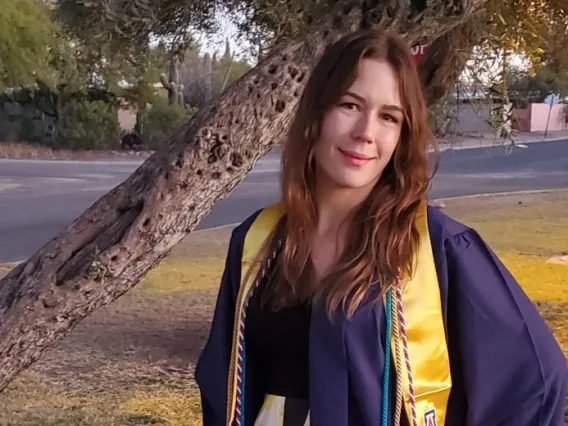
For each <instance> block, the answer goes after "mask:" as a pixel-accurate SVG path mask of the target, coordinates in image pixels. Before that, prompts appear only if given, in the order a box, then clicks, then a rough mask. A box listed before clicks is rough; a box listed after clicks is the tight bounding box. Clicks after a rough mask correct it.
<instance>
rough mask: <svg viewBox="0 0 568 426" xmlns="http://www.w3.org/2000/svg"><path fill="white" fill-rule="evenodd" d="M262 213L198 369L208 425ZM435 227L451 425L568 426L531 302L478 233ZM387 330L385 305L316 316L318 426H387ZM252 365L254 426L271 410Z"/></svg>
mask: <svg viewBox="0 0 568 426" xmlns="http://www.w3.org/2000/svg"><path fill="white" fill-rule="evenodd" d="M257 214H258V212H257V213H255V214H254V215H252V216H251V217H250V218H248V219H247V220H246V221H244V222H243V223H242V224H241V225H240V226H238V227H237V228H235V230H234V231H233V233H232V236H231V241H230V245H229V250H228V255H227V260H226V267H225V271H224V274H223V278H222V282H221V288H220V291H219V295H218V300H217V305H216V308H215V313H214V317H213V322H212V328H211V332H210V336H209V339H208V341H207V343H206V345H205V348H204V350H203V352H202V354H201V356H200V358H199V360H198V364H197V368H196V373H195V376H196V381H197V383H198V385H199V388H200V391H201V400H202V408H203V425H204V426H225V424H226V411H227V408H226V407H227V377H228V370H229V360H230V354H231V341H232V332H233V318H234V311H235V301H236V297H237V292H238V287H239V282H240V273H241V271H240V269H241V268H240V262H241V253H242V248H243V244H244V239H245V235H246V233H247V231H248V229H249V227H250V226H251V224H252V222H253V220H254V218H255V217H256V215H257ZM428 228H429V233H430V239H431V243H432V249H433V254H434V259H435V263H436V270H437V274H438V280H439V284H440V290H441V296H442V308H443V313H444V323H445V328H446V336H447V340H448V342H447V344H448V351H449V356H450V369H451V374H452V381H453V386H452V391H451V394H450V398H449V401H448V409H447V416H446V426H560V425H563V424H564V423H563V421H564V420H563V419H564V410H565V405H566V394H567V377H568V375H567V363H566V358H565V357H564V355H563V353H562V351H561V350H560V348H559V346H558V344H557V342H556V340H555V339H554V337H553V335H552V333H551V331H550V330H549V328H548V327H547V326H546V324H545V322H544V321H543V319H542V318H541V317H540V315H539V314H538V312H537V310H536V309H535V306H534V305H533V303H532V302H531V301H530V300H529V299H528V297H527V296H526V294H525V293H524V292H523V290H522V289H521V288H520V286H519V285H518V283H517V282H516V281H515V279H514V278H513V277H512V276H511V274H510V273H509V272H508V271H507V269H506V268H505V267H504V265H503V264H502V263H501V262H500V260H499V259H498V258H497V257H496V256H495V254H494V253H493V252H492V250H491V249H490V248H489V247H488V246H487V245H486V243H485V242H484V241H483V240H482V239H481V237H480V236H479V235H478V234H477V233H476V232H475V231H474V230H473V229H471V228H468V227H466V226H465V225H463V224H461V223H459V222H457V221H455V220H453V219H451V218H449V217H448V216H447V215H445V214H444V213H443V212H441V211H439V210H437V209H435V208H433V207H428ZM383 322H384V309H383V306H382V305H380V304H376V305H373V306H367V307H362V308H360V309H359V310H358V311H357V313H356V314H355V316H354V317H353V318H352V319H351V320H346V319H345V318H344V317H342V315H341V314H338V318H335V319H334V321H329V320H328V318H327V317H326V314H325V313H324V311H323V310H322V309H318V308H317V307H316V308H315V309H314V311H313V313H312V322H311V326H310V360H309V369H310V372H309V379H310V421H311V425H312V426H379V425H380V424H381V423H380V413H381V401H382V395H381V380H382V375H383V371H382V370H383V361H384V349H383V346H382V345H383V342H384V326H383ZM379 335H381V338H380V339H379V338H378V337H377V336H379ZM254 366H255V363H254V360H253V359H250V358H249V359H247V371H246V393H245V403H246V407H245V413H246V416H245V420H246V425H247V426H249V425H252V424H253V423H254V420H255V416H256V414H257V413H258V411H259V410H260V407H261V405H262V402H263V395H262V393H261V391H260V390H259V389H258V387H257V386H256V383H255V382H256V380H255V373H256V372H255V369H254ZM390 399H391V401H392V398H390ZM390 409H391V410H392V407H390ZM440 426H441V425H440Z"/></svg>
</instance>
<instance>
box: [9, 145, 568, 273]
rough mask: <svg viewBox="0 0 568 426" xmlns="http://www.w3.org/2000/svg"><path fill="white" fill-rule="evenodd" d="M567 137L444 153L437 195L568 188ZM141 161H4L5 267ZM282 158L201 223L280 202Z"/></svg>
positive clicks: (269, 160)
mask: <svg viewBox="0 0 568 426" xmlns="http://www.w3.org/2000/svg"><path fill="white" fill-rule="evenodd" d="M567 142H568V140H566V141H562V142H559V141H555V142H539V143H533V144H530V145H528V148H516V149H514V150H513V151H512V152H507V151H506V150H505V149H504V148H502V147H494V148H477V149H464V150H446V151H444V152H442V154H441V158H440V167H439V169H438V172H437V174H436V177H435V178H434V182H433V187H432V191H431V196H432V197H435V198H438V197H454V196H462V195H473V194H480V193H494V192H509V191H519V190H535V189H550V188H565V187H568V143H567ZM139 164H140V160H136V161H131V162H67V161H28V160H0V262H11V261H18V260H22V259H25V258H27V257H29V256H30V255H32V254H33V253H34V252H35V251H36V250H38V249H39V248H40V247H41V246H42V245H43V244H45V243H46V242H47V241H48V240H50V239H51V238H53V237H54V236H55V235H56V234H57V233H58V232H59V231H60V230H61V229H62V228H64V227H65V226H66V225H68V224H69V223H70V222H71V221H72V220H73V219H75V218H76V217H77V216H79V215H80V214H81V213H82V212H83V211H85V209H86V208H88V207H89V206H90V205H91V204H92V203H93V202H94V201H96V200H97V199H98V198H99V197H100V196H102V195H104V194H105V193H106V192H108V191H109V190H110V189H111V188H113V187H114V186H116V185H117V184H119V183H120V182H122V181H123V180H125V179H126V178H127V177H128V176H129V175H130V174H131V173H132V172H133V171H134V170H135V169H136V168H137V167H138V166H139ZM278 171H279V161H278V153H277V152H275V153H269V154H268V155H267V156H266V157H264V158H263V159H262V160H261V161H260V162H259V163H258V164H257V166H256V168H255V169H254V170H253V172H252V173H251V174H249V176H247V178H246V179H245V180H244V181H243V182H241V184H240V185H239V186H238V187H237V188H236V189H235V190H234V191H233V192H232V193H231V195H230V196H229V197H228V198H227V199H225V200H223V201H222V202H220V203H219V204H218V205H217V206H216V207H215V208H214V209H213V210H212V212H211V213H210V214H209V215H208V216H207V217H206V218H205V219H204V220H203V221H202V223H201V224H200V226H199V227H198V229H205V228H210V227H215V226H219V225H225V224H230V223H235V222H239V221H242V220H243V219H245V218H246V217H247V216H248V215H249V214H251V213H252V212H253V211H255V210H256V209H259V208H261V207H263V206H265V205H266V204H269V203H272V202H274V201H276V200H277V199H278V196H279V185H278Z"/></svg>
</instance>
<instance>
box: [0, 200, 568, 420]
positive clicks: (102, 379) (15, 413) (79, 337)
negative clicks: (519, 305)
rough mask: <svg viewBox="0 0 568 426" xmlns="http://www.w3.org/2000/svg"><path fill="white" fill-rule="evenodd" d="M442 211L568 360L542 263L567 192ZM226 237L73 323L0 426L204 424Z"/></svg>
mask: <svg viewBox="0 0 568 426" xmlns="http://www.w3.org/2000/svg"><path fill="white" fill-rule="evenodd" d="M519 202H521V204H519ZM446 204H447V209H446V211H447V213H448V214H450V215H451V216H453V217H455V218H456V219H458V220H460V221H463V222H465V223H466V224H468V225H471V226H473V227H475V228H476V229H477V230H479V231H480V233H481V234H482V235H483V237H484V238H485V239H486V240H487V241H488V242H489V243H490V245H491V246H492V247H493V248H494V249H495V250H496V251H497V253H498V255H499V256H500V257H501V259H502V260H503V262H504V263H505V264H506V265H507V267H508V268H509V269H510V270H511V272H512V273H513V274H514V275H515V276H516V278H517V279H518V280H519V282H520V283H521V285H522V286H523V288H524V289H525V290H526V291H527V293H528V294H529V296H530V297H531V298H532V299H533V300H535V301H536V302H537V304H538V306H539V309H540V311H541V313H542V314H543V316H544V317H545V318H546V320H547V321H548V323H549V324H550V325H551V328H552V329H553V331H554V333H555V335H556V337H557V339H558V340H559V342H560V344H561V345H562V347H563V348H564V350H565V352H566V353H567V354H568V331H567V330H566V327H565V324H568V309H566V308H565V307H566V306H567V303H568V281H567V280H568V265H567V266H565V265H556V264H550V263H547V262H546V260H547V258H548V257H549V256H551V255H554V254H560V253H562V252H564V251H567V250H568V247H567V245H568V221H567V218H566V217H565V216H568V215H566V214H565V212H567V211H568V191H566V192H563V193H554V194H539V195H530V196H522V197H519V196H507V197H489V198H479V199H463V200H453V201H448V202H447V203H446ZM230 232H231V230H230V229H220V230H215V231H208V232H200V233H194V234H191V235H190V236H188V237H187V238H186V239H185V240H184V241H183V242H182V243H180V244H179V245H178V246H177V247H176V248H175V250H174V251H173V252H172V253H171V255H170V256H169V257H168V258H167V259H165V260H164V261H163V262H162V264H161V265H160V266H159V267H157V268H156V269H154V270H153V271H151V272H150V273H149V274H148V275H147V276H146V278H145V279H144V280H143V282H142V283H141V284H140V285H139V286H137V287H136V288H134V289H133V290H131V291H130V292H128V293H127V294H126V295H125V296H123V297H122V298H120V299H119V300H117V301H116V302H114V303H113V304H111V305H110V306H107V307H105V308H102V309H100V310H99V311H97V312H95V313H94V314H92V315H91V316H90V317H88V318H87V319H85V320H84V321H83V322H82V323H81V324H79V325H78V326H77V328H76V329H75V330H73V331H72V332H71V333H69V335H68V336H67V337H66V338H65V339H63V340H62V341H61V342H60V343H59V344H57V345H56V346H55V347H54V348H52V349H50V350H48V351H47V352H46V353H45V354H44V356H43V357H42V359H41V360H40V361H39V362H38V363H36V364H35V365H34V366H32V367H31V368H30V369H28V370H27V371H26V372H24V373H23V374H21V375H20V376H18V378H17V379H16V380H15V381H14V382H13V383H12V384H11V385H10V386H9V387H8V388H7V389H6V391H5V392H4V393H2V394H0V424H2V425H4V424H6V425H10V426H32V425H33V426H79V425H81V426H103V425H104V426H114V425H116V426H135V425H151V424H155V425H169V426H196V425H200V424H201V420H200V405H199V397H198V394H197V391H196V389H195V383H194V382H193V380H192V371H193V365H194V361H195V357H196V355H197V353H198V352H199V350H200V348H201V346H202V344H203V342H204V339H205V337H206V335H207V331H208V327H209V321H210V318H211V310H212V308H213V306H214V302H215V297H216V292H217V287H218V283H219V279H220V277H221V273H222V268H223V265H224V258H225V252H226V247H227V242H228V240H229V236H230ZM8 269H10V267H6V266H4V267H3V266H0V276H1V275H2V273H3V272H6V271H7V270H8Z"/></svg>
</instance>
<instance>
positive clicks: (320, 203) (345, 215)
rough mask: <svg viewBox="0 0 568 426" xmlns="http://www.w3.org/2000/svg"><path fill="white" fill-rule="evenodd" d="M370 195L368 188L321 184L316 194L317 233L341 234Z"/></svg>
mask: <svg viewBox="0 0 568 426" xmlns="http://www.w3.org/2000/svg"><path fill="white" fill-rule="evenodd" d="M368 195H369V189H367V188H357V189H353V188H338V187H337V186H332V185H320V186H319V187H318V190H317V195H316V203H317V223H316V228H315V233H316V234H317V235H320V236H328V237H329V236H335V237H337V236H339V235H340V233H342V232H343V230H344V229H345V227H346V226H348V224H349V223H350V221H351V218H352V216H353V214H354V213H355V211H356V210H357V209H358V208H359V206H360V205H361V204H362V203H363V202H364V201H365V198H367V196H368Z"/></svg>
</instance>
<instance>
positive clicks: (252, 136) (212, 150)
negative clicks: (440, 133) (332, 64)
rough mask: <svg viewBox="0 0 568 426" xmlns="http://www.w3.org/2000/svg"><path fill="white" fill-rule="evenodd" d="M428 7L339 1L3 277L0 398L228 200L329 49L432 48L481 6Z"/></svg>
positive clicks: (450, 3) (277, 134)
mask: <svg viewBox="0 0 568 426" xmlns="http://www.w3.org/2000/svg"><path fill="white" fill-rule="evenodd" d="M422 3H424V2H423V1H416V0H413V1H410V0H389V1H377V0H375V1H373V0H354V1H348V0H343V1H337V2H336V4H335V6H334V7H333V9H332V10H331V12H329V13H328V14H327V16H325V17H324V18H323V19H322V20H320V21H319V22H318V23H316V24H314V25H313V27H312V28H313V29H312V30H311V31H309V32H308V33H307V34H305V35H304V36H302V37H301V38H297V39H295V40H292V41H290V42H287V43H285V44H284V45H282V46H281V47H280V48H279V49H277V50H275V51H274V52H273V53H272V54H270V55H269V56H268V57H267V58H266V59H265V60H264V61H263V62H262V63H260V64H259V65H258V66H257V67H256V68H254V69H253V70H252V71H251V72H249V73H248V74H246V75H245V76H244V77H243V78H242V79H240V80H239V81H238V82H237V83H235V84H234V85H233V86H232V87H231V88H229V90H227V91H226V92H225V94H224V95H223V96H222V97H221V98H220V99H219V101H218V102H217V103H215V104H210V105H208V106H206V107H205V108H203V109H202V110H200V111H199V113H197V114H196V115H195V116H194V117H193V118H192V119H191V120H190V122H189V123H187V125H186V126H184V127H183V128H182V129H180V131H179V132H178V133H177V134H176V135H175V136H174V137H173V138H172V139H171V141H170V142H169V149H168V150H166V151H164V152H158V153H156V154H154V155H153V156H152V157H150V158H149V159H148V160H147V161H146V162H145V163H144V164H143V165H142V166H140V168H139V169H138V170H136V171H135V172H134V173H133V174H132V175H131V176H130V177H129V178H128V179H127V180H126V181H125V182H124V183H122V184H121V185H119V186H118V187H116V188H115V189H113V190H112V191H110V192H109V193H108V194H107V195H105V196H103V197H102V198H101V199H100V200H98V201H97V202H96V203H94V204H93V205H92V206H91V207H90V208H89V209H88V210H87V211H86V212H85V213H84V214H83V215H82V216H81V217H79V218H78V219H77V220H75V221H74V222H73V223H72V224H70V225H69V226H68V227H67V228H66V229H65V230H64V231H62V232H61V233H60V234H59V235H58V236H57V237H55V238H54V239H53V240H52V241H50V242H49V243H48V244H46V245H45V246H44V247H43V248H41V249H40V250H39V251H38V252H37V253H36V254H35V255H34V256H32V257H31V258H30V259H29V260H28V261H27V262H25V263H23V264H21V265H19V266H18V267H16V268H15V269H14V270H13V271H12V272H11V273H9V274H8V275H7V276H6V277H5V278H4V279H2V280H1V281H0V390H1V389H4V388H5V387H6V385H7V384H8V383H9V382H10V380H11V379H12V378H13V377H14V376H15V375H16V374H17V373H18V372H19V371H21V370H22V369H24V368H26V367H27V366H29V365H30V364H31V363H33V362H34V361H35V360H37V359H38V358H39V357H40V355H41V354H42V352H43V351H44V350H45V349H46V348H47V347H49V346H50V345H52V344H53V343H54V342H55V341H56V340H57V339H58V338H60V337H62V336H63V335H64V334H65V333H66V332H67V331H69V330H70V329H71V328H72V327H73V326H74V325H75V324H76V323H77V322H78V321H80V320H81V319H83V318H84V317H85V316H87V315H88V314H89V313H91V312H92V311H93V310H95V309H97V308H99V307H101V306H103V305H105V304H107V303H109V302H111V301H113V300H115V299H116V298H118V297H119V296H121V295H122V294H124V293H125V292H126V291H128V290H129V289H131V288H132V287H133V286H134V285H135V284H136V283H137V282H138V281H139V280H140V279H141V278H142V277H143V276H144V275H145V273H146V272H147V271H148V270H149V269H150V268H151V267H153V266H155V265H156V264H157V263H158V262H159V261H160V260H161V259H162V258H163V257H164V256H166V255H167V254H168V252H169V251H170V250H171V248H172V247H173V246H175V245H176V244H177V243H178V242H179V241H180V240H181V239H182V238H184V237H185V236H186V235H187V234H188V233H189V232H191V230H192V229H194V227H195V226H196V225H197V224H198V223H199V222H200V220H201V219H202V218H203V217H204V216H205V215H207V214H208V213H209V211H210V210H211V209H212V208H213V206H214V205H215V204H216V203H217V202H218V201H220V200H221V199H223V198H224V197H226V196H227V195H228V194H229V193H230V192H231V190H232V189H233V188H234V187H235V186H236V185H237V184H238V183H239V182H240V181H241V180H242V179H243V178H244V177H245V176H246V174H247V173H248V172H249V171H250V170H251V168H252V167H253V165H254V164H255V162H256V161H257V160H258V159H259V158H261V157H262V156H263V155H264V154H265V153H266V152H267V151H268V150H269V149H270V148H271V147H272V146H273V144H274V143H275V142H276V141H278V140H279V139H281V137H282V136H283V134H284V132H285V129H286V128H287V126H288V124H289V121H290V118H291V116H292V113H293V110H294V107H295V105H296V102H297V100H298V98H299V96H300V94H301V92H302V89H303V87H304V84H305V82H306V79H307V75H308V73H309V72H310V69H311V67H312V66H313V65H314V62H315V60H316V59H317V58H318V57H319V56H320V54H321V53H322V52H323V50H324V49H325V47H326V45H328V44H329V43H331V42H333V41H335V40H336V39H337V38H338V37H340V36H342V35H344V34H345V33H346V32H348V31H351V30H355V29H357V28H360V27H361V26H369V25H377V24H380V25H383V26H385V27H389V28H396V29H398V30H399V31H401V32H402V33H403V34H404V35H405V36H406V38H407V39H408V40H409V41H410V42H415V41H419V40H420V41H423V40H435V39H437V38H439V37H441V36H443V35H444V34H446V33H448V31H452V30H453V29H454V28H457V27H459V26H460V25H462V24H463V23H464V22H466V21H467V19H468V17H469V16H470V15H471V13H472V12H473V10H474V9H476V8H477V7H479V6H480V5H481V4H483V3H484V0H438V2H437V3H435V2H434V1H432V2H431V3H432V4H431V5H428V8H427V9H425V10H424V11H421V10H422V9H423V6H424V4H422ZM429 3H430V2H429ZM429 54H432V51H431V49H430V50H429ZM450 56H451V55H450ZM428 61H429V60H428V59H426V63H427V64H428V63H429V62H428ZM443 62H444V60H442V61H441V62H440V63H439V66H438V70H437V71H436V70H435V69H433V70H432V71H430V72H429V73H426V74H427V75H429V76H431V77H432V80H431V81H433V82H434V81H444V80H443V79H436V78H435V75H436V72H442V73H443V72H447V71H448V69H447V67H445V65H444V63H443ZM443 85H444V84H443V83H442V84H441V86H440V89H443ZM437 90H439V89H437ZM427 91H428V88H427Z"/></svg>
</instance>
